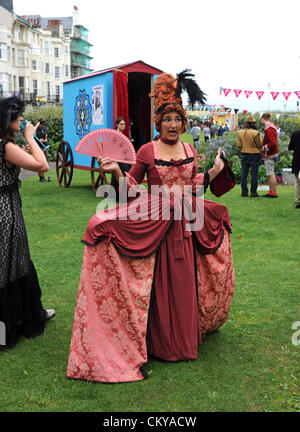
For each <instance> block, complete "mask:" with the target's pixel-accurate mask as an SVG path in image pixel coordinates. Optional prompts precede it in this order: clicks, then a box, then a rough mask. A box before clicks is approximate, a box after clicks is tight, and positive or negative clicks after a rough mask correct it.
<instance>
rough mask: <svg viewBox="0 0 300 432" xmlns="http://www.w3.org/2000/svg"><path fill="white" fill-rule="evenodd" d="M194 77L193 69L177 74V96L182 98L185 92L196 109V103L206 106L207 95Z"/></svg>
mask: <svg viewBox="0 0 300 432" xmlns="http://www.w3.org/2000/svg"><path fill="white" fill-rule="evenodd" d="M194 76H195V75H194V74H193V73H191V69H185V70H183V71H182V72H180V73H179V74H177V77H176V78H177V88H176V96H177V97H181V93H182V91H183V90H185V91H186V92H187V94H188V96H189V101H190V104H191V105H192V107H194V105H195V103H196V102H199V103H200V104H201V105H204V104H205V102H206V97H205V96H206V95H205V93H204V92H203V91H202V90H201V89H200V87H199V86H198V84H197V83H196V81H195V79H194Z"/></svg>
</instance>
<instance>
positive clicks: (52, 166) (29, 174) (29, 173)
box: [19, 162, 56, 180]
mask: <svg viewBox="0 0 300 432" xmlns="http://www.w3.org/2000/svg"><path fill="white" fill-rule="evenodd" d="M49 168H50V170H53V169H55V168H56V163H55V162H49ZM37 175H38V174H37V173H36V172H34V171H28V170H23V171H22V172H21V174H20V175H19V179H20V180H24V179H26V178H29V177H33V176H37ZM45 177H46V179H47V178H48V176H47V173H45Z"/></svg>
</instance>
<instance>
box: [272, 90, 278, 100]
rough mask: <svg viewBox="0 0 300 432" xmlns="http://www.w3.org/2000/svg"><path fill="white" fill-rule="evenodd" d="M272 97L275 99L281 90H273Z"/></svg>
mask: <svg viewBox="0 0 300 432" xmlns="http://www.w3.org/2000/svg"><path fill="white" fill-rule="evenodd" d="M271 95H272V98H273V99H274V100H275V99H276V98H277V96H278V95H279V92H271Z"/></svg>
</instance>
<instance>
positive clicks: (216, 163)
mask: <svg viewBox="0 0 300 432" xmlns="http://www.w3.org/2000/svg"><path fill="white" fill-rule="evenodd" d="M221 152H222V153H223V156H225V153H224V151H222V150H221V147H219V148H218V152H217V155H216V157H215V161H214V166H213V168H215V169H216V170H217V171H218V172H221V171H222V169H223V168H224V162H223V161H222V159H221Z"/></svg>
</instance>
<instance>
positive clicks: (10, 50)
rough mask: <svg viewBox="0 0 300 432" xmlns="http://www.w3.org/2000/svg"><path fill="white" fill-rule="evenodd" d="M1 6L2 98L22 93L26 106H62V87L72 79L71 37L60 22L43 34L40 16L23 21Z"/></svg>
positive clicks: (51, 24)
mask: <svg viewBox="0 0 300 432" xmlns="http://www.w3.org/2000/svg"><path fill="white" fill-rule="evenodd" d="M5 3H9V2H5ZM10 3H11V4H12V2H10ZM1 4H3V2H2V1H0V97H1V96H2V97H8V96H11V95H14V94H16V93H17V92H18V91H21V92H22V95H23V99H24V100H25V101H27V102H32V103H36V104H41V103H47V102H48V103H62V99H63V93H62V89H63V86H62V83H63V82H64V81H66V80H68V79H70V78H71V64H70V59H71V57H70V37H69V35H66V34H65V32H64V31H63V27H62V26H61V25H60V24H59V23H58V22H55V21H52V22H49V25H48V27H47V29H45V30H43V29H42V28H40V27H39V20H40V17H39V16H33V17H26V19H24V18H25V17H23V18H22V17H19V16H17V15H16V14H15V13H14V12H13V11H12V10H9V8H6V7H3V6H1Z"/></svg>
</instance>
